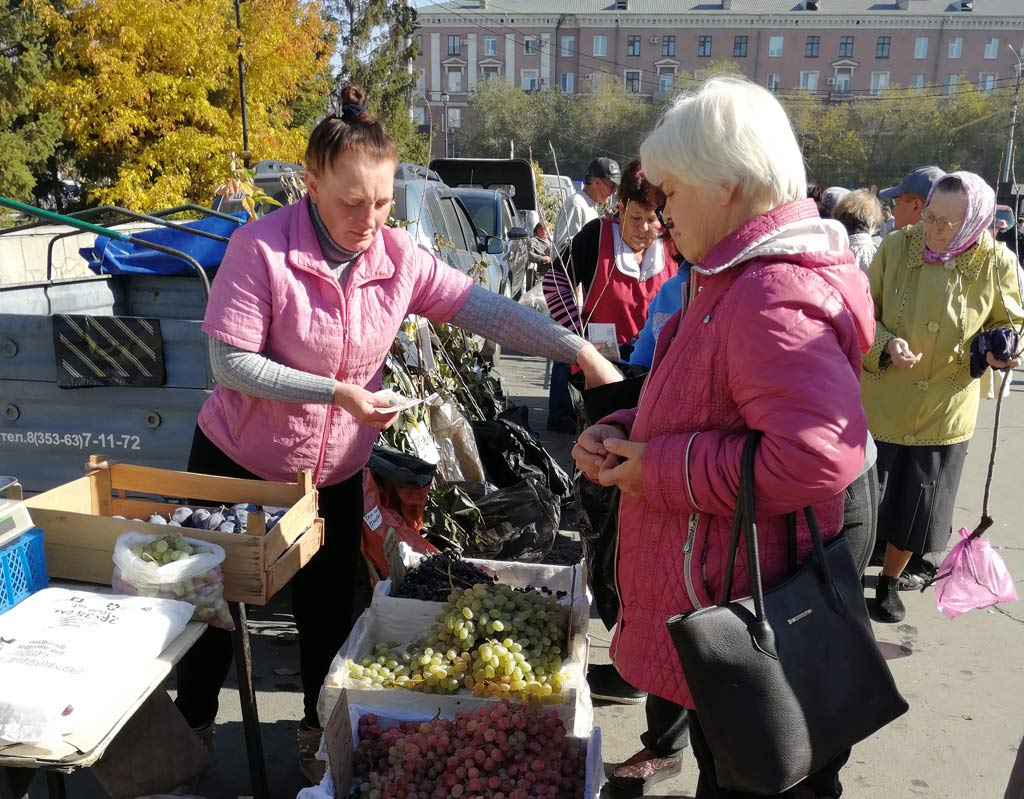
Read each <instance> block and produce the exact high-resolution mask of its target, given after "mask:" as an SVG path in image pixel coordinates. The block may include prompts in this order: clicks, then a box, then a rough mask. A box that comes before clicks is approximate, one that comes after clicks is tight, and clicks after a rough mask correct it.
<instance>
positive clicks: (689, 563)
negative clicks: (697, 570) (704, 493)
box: [683, 513, 704, 610]
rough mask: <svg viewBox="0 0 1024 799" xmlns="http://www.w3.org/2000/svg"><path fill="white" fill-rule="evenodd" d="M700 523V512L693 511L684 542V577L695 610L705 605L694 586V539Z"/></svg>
mask: <svg viewBox="0 0 1024 799" xmlns="http://www.w3.org/2000/svg"><path fill="white" fill-rule="evenodd" d="M699 523H700V514H699V513H691V514H690V523H689V528H688V530H687V533H686V543H684V544H683V579H684V580H685V582H686V593H687V595H688V596H689V597H690V604H692V605H693V609H694V610H698V609H699V608H702V607H703V606H704V605H703V603H702V602H701V601H700V599H698V598H697V590H696V589H695V588H694V587H693V550H694V546H693V545H694V541H695V540H696V538H697V527H698V525H699Z"/></svg>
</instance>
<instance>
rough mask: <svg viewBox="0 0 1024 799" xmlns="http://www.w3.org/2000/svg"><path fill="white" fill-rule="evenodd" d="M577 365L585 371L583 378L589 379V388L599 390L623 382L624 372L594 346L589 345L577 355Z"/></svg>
mask: <svg viewBox="0 0 1024 799" xmlns="http://www.w3.org/2000/svg"><path fill="white" fill-rule="evenodd" d="M576 365H577V366H578V367H579V368H580V369H582V370H583V376H584V377H585V378H586V379H587V388H597V387H598V386H604V385H607V384H608V383H618V382H619V381H621V380H622V372H620V371H619V370H618V369H616V368H615V365H614V364H613V363H612V362H611V361H609V360H608V359H607V358H605V357H604V356H603V355H602V354H601V353H599V352H598V351H597V348H596V347H594V345H593V344H587V346H585V347H584V348H583V349H581V350H580V351H579V353H578V354H577V355H576Z"/></svg>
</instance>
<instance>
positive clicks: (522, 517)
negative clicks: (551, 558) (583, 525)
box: [463, 478, 561, 563]
mask: <svg viewBox="0 0 1024 799" xmlns="http://www.w3.org/2000/svg"><path fill="white" fill-rule="evenodd" d="M476 506H477V508H478V509H479V510H480V515H481V516H482V517H483V521H482V524H481V525H480V526H479V527H478V528H477V531H476V533H475V534H474V535H473V536H471V537H470V539H469V541H468V542H467V544H466V546H465V547H464V550H463V554H465V555H467V556H470V557H483V558H490V559H492V560H515V561H520V562H524V563H535V562H537V561H539V560H543V558H544V557H545V556H546V555H547V554H548V552H550V551H551V547H552V546H553V545H554V543H555V536H556V535H557V534H558V523H559V521H560V519H561V503H560V502H559V499H558V497H556V496H555V495H554V494H553V493H552V492H551V491H549V490H548V489H547V487H545V486H544V485H543V484H542V483H540V482H538V481H537V480H534V479H532V478H527V479H526V480H522V481H520V482H518V483H516V484H515V485H512V486H509V487H507V488H500V489H498V490H497V491H495V492H494V493H492V494H489V495H487V496H486V497H484V498H483V499H480V500H477V502H476Z"/></svg>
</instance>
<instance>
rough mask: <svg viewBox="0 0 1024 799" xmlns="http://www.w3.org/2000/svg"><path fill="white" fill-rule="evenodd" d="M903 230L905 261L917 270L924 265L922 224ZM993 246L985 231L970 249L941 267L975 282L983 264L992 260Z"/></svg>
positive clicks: (930, 264)
mask: <svg viewBox="0 0 1024 799" xmlns="http://www.w3.org/2000/svg"><path fill="white" fill-rule="evenodd" d="M904 230H905V231H906V233H905V235H906V241H907V244H908V246H909V247H910V250H909V253H908V255H909V257H908V259H907V261H908V263H909V266H910V268H912V269H919V268H921V267H923V266H925V263H926V261H925V260H924V223H923V222H918V223H917V224H916V225H912V226H910V227H907V228H904ZM994 246H995V245H994V244H993V243H992V237H991V236H989V235H988V231H985V232H984V233H982V234H981V236H979V237H978V240H977V241H976V242H975V243H974V245H973V246H972V247H970V248H968V249H967V250H965V251H964V252H962V253H960V254H959V255H958V256H956V258H954V259H952V260H951V261H946V262H945V263H944V264H942V265H943V266H945V267H946V268H947V269H956V270H958V271H959V272H960V274H961V275H963V276H964V277H965V278H966V279H967V280H975V279H976V278H977V277H978V275H980V274H981V270H982V269H983V268H984V267H985V264H987V263H988V262H989V261H991V260H992V250H993V248H994ZM928 266H939V264H933V263H928Z"/></svg>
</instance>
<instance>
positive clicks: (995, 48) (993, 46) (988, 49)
mask: <svg viewBox="0 0 1024 799" xmlns="http://www.w3.org/2000/svg"><path fill="white" fill-rule="evenodd" d="M985 58H986V59H987V60H988V61H994V60H995V59H997V58H999V39H997V38H995V37H994V36H993V37H992V38H991V39H989V40H988V41H986V42H985Z"/></svg>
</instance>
